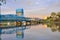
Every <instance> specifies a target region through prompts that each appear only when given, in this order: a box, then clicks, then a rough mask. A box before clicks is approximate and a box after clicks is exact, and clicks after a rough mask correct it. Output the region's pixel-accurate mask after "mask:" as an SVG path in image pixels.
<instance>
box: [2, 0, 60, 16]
mask: <svg viewBox="0 0 60 40" xmlns="http://www.w3.org/2000/svg"><path fill="white" fill-rule="evenodd" d="M6 2H7V3H6V4H4V5H3V6H2V14H8V13H9V14H15V10H16V9H17V8H23V9H24V14H25V16H28V17H43V16H48V15H49V14H50V13H51V12H60V0H7V1H6Z"/></svg>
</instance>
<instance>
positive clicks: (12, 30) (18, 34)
mask: <svg viewBox="0 0 60 40" xmlns="http://www.w3.org/2000/svg"><path fill="white" fill-rule="evenodd" d="M29 28H30V26H28V27H26V26H22V27H15V28H8V29H1V28H0V40H1V35H3V34H14V33H15V34H16V38H19V39H22V38H24V30H26V29H29Z"/></svg>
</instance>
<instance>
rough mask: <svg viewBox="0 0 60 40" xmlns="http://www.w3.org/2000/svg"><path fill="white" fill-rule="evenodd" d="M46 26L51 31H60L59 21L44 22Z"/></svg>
mask: <svg viewBox="0 0 60 40" xmlns="http://www.w3.org/2000/svg"><path fill="white" fill-rule="evenodd" d="M45 25H47V28H51V31H52V32H57V31H58V32H60V23H46V24H45Z"/></svg>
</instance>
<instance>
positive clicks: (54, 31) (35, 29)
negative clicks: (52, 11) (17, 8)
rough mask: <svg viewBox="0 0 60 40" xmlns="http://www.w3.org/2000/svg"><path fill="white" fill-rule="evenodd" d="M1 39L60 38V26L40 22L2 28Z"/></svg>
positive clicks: (34, 39) (41, 39) (49, 39)
mask: <svg viewBox="0 0 60 40" xmlns="http://www.w3.org/2000/svg"><path fill="white" fill-rule="evenodd" d="M0 40H60V26H59V25H56V24H51V25H50V24H49V25H48V24H47V25H46V24H38V25H32V26H23V27H15V28H10V29H2V32H1V33H0Z"/></svg>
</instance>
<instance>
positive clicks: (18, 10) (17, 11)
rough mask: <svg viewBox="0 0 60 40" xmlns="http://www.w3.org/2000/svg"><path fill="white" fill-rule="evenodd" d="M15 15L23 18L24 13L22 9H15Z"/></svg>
mask: <svg viewBox="0 0 60 40" xmlns="http://www.w3.org/2000/svg"><path fill="white" fill-rule="evenodd" d="M16 15H17V16H20V17H23V16H24V11H23V9H16Z"/></svg>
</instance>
